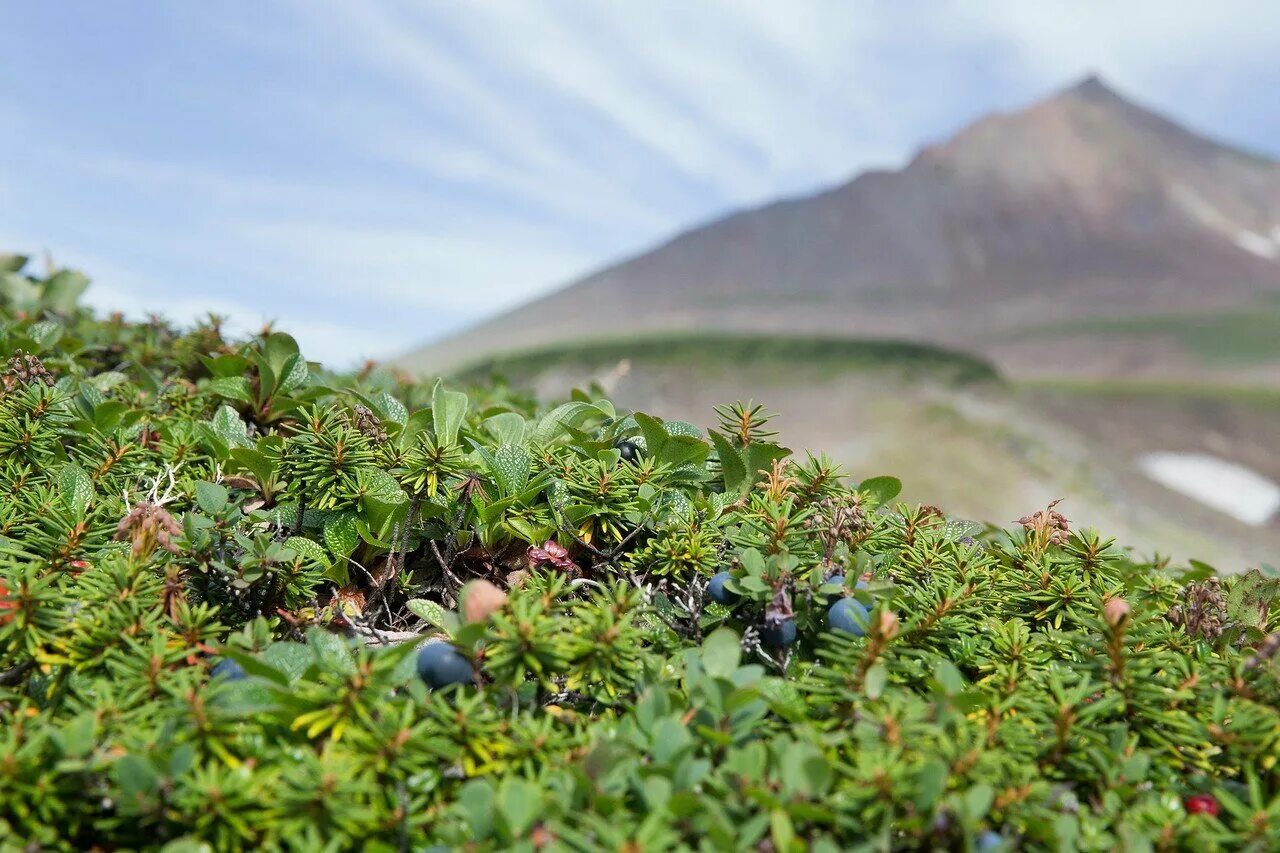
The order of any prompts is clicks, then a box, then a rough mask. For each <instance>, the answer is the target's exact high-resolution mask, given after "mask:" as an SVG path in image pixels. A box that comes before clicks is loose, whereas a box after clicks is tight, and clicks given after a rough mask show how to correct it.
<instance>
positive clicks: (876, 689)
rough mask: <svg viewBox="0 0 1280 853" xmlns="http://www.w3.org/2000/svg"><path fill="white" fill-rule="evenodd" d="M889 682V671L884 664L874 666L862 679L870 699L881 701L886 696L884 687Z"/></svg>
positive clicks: (863, 687)
mask: <svg viewBox="0 0 1280 853" xmlns="http://www.w3.org/2000/svg"><path fill="white" fill-rule="evenodd" d="M888 681H889V670H888V669H886V668H885V665H884V664H883V663H877V664H874V665H872V667H871V668H870V669H868V670H867V674H866V675H865V676H864V677H863V679H862V689H863V691H864V692H865V693H866V694H867V698H868V699H879V698H880V697H881V696H882V695H884V687H885V684H887V683H888Z"/></svg>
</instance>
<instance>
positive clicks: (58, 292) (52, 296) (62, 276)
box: [41, 270, 89, 314]
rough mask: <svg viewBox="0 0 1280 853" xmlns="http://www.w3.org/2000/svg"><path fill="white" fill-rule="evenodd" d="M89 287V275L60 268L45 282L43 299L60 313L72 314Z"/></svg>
mask: <svg viewBox="0 0 1280 853" xmlns="http://www.w3.org/2000/svg"><path fill="white" fill-rule="evenodd" d="M88 287H89V277H88V276H86V275H85V274H84V273H82V272H78V271H76V270H59V271H58V272H56V273H54V274H53V276H51V277H50V278H49V280H48V281H46V282H45V283H44V293H43V294H42V295H41V301H42V302H44V304H45V305H46V306H48V307H49V308H50V309H51V310H53V311H56V312H57V313H59V314H70V313H72V312H73V311H75V310H76V303H77V302H79V301H80V297H81V296H83V295H84V292H85V290H86V289H87V288H88Z"/></svg>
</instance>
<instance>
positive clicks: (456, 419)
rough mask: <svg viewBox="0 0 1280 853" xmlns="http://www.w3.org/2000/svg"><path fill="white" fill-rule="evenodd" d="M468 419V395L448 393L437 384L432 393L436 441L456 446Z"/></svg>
mask: <svg viewBox="0 0 1280 853" xmlns="http://www.w3.org/2000/svg"><path fill="white" fill-rule="evenodd" d="M466 417H467V395H466V394H463V393H462V392H461V391H446V390H445V388H444V386H443V385H442V384H441V383H440V382H438V381H437V382H436V384H435V388H433V389H432V391H431V420H432V426H433V427H434V429H435V432H436V439H437V440H438V441H439V442H440V443H441V444H454V443H456V442H457V440H458V430H460V429H461V428H462V422H463V421H464V420H465V419H466Z"/></svg>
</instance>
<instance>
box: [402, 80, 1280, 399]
mask: <svg viewBox="0 0 1280 853" xmlns="http://www.w3.org/2000/svg"><path fill="white" fill-rule="evenodd" d="M681 330H688V331H691V332H692V331H697V332H705V331H715V330H727V331H734V332H743V331H751V332H766V333H782V332H786V333H806V334H808V333H812V334H823V335H838V336H842V337H850V338H892V339H910V340H918V341H925V342H929V343H936V344H941V345H944V346H948V347H952V348H958V349H962V350H966V351H969V352H973V353H976V354H979V355H982V356H985V357H987V358H989V359H991V360H992V361H994V362H995V363H996V365H997V366H998V367H999V368H1000V369H1001V370H1002V371H1003V372H1005V373H1006V374H1007V375H1010V376H1013V377H1015V378H1017V377H1028V376H1039V375H1046V374H1049V375H1076V376H1088V377H1115V376H1125V377H1134V376H1139V377H1151V378H1165V379H1168V378H1178V379H1185V378H1187V377H1189V376H1203V377H1214V378H1217V379H1221V378H1223V377H1228V376H1229V377H1231V378H1233V379H1240V378H1241V377H1247V378H1249V379H1250V380H1255V379H1256V380H1260V381H1262V382H1264V383H1265V384H1268V385H1280V343H1276V341H1280V164H1278V163H1277V162H1275V161H1272V160H1269V159H1266V158H1262V157H1258V156H1255V155H1252V154H1248V153H1245V152H1242V151H1238V150H1235V149H1232V148H1230V147H1227V146H1225V145H1222V144H1220V143H1217V142H1214V141H1211V140H1209V139H1207V138H1205V137H1202V136H1199V135H1197V134H1195V133H1193V132H1191V131H1189V130H1187V129H1185V128H1183V127H1180V126H1179V125H1177V124H1175V123H1173V122H1171V121H1169V120H1168V119H1166V118H1164V117H1162V116H1160V115H1157V114H1156V113H1154V112H1151V111H1149V110H1147V109H1145V108H1143V107H1141V106H1138V105H1136V104H1134V103H1132V102H1131V101H1129V100H1127V99H1125V98H1124V97H1122V96H1120V95H1119V94H1117V93H1116V92H1115V91H1113V90H1112V89H1111V88H1109V87H1108V86H1107V85H1106V84H1104V83H1103V82H1102V81H1100V80H1099V79H1097V78H1096V77H1089V78H1087V79H1085V80H1083V81H1081V82H1080V83H1078V84H1076V85H1074V86H1072V87H1070V88H1068V89H1066V90H1064V91H1061V92H1058V93H1057V94H1054V95H1052V96H1051V97H1048V98H1046V99H1044V100H1042V101H1040V102H1038V103H1035V104H1033V105H1031V106H1029V107H1027V108H1025V109H1022V110H1019V111H1016V112H1013V113H1009V114H1000V115H992V116H988V117H985V118H982V119H980V120H979V121H977V122H975V123H974V124H972V125H970V126H969V127H967V128H966V129H964V130H963V131H961V132H960V133H958V134H957V135H956V136H954V137H953V138H951V139H949V140H947V141H945V142H942V143H941V144H937V145H932V146H929V147H926V148H925V149H923V150H922V151H920V152H919V153H918V154H917V155H916V156H915V157H914V158H913V159H912V160H911V162H910V163H909V164H908V165H907V166H905V167H904V168H902V169H900V170H896V171H871V172H866V173H863V174H861V175H859V176H857V177H856V178H854V179H853V180H851V181H849V182H848V183H845V184H843V185H841V186H837V187H834V188H832V189H830V190H827V191H825V192H821V193H818V194H816V195H812V196H808V197H804V198H797V199H789V200H785V201H779V202H776V203H773V204H769V205H766V206H764V207H760V208H757V209H753V210H747V211H743V212H740V213H735V214H733V215H730V216H727V217H725V218H723V219H720V220H718V221H715V222H712V223H710V224H707V225H703V226H701V227H698V228H694V229H692V230H690V231H687V232H685V233H683V234H681V235H679V236H677V237H675V238H674V239H672V240H670V241H668V242H666V243H664V244H663V245H660V246H657V247H656V248H654V249H652V250H650V251H648V252H645V253H643V254H641V255H639V256H637V257H634V258H630V259H627V260H624V261H622V262H621V263H618V264H615V265H613V266H610V267H608V268H606V269H603V270H600V271H599V272H596V273H594V274H591V275H589V276H587V277H586V278H584V279H581V280H580V281H578V282H576V283H573V284H571V285H569V286H567V287H565V288H564V289H562V290H560V291H558V292H556V293H553V294H551V295H550V296H547V297H545V298H543V299H539V300H537V301H534V302H532V303H529V304H527V305H525V306H522V307H520V308H517V309H515V310H513V311H511V312H509V313H506V314H504V315H502V316H499V317H496V318H494V319H492V320H489V321H487V322H484V323H481V324H480V325H478V326H476V327H474V328H471V329H468V330H466V331H464V332H462V333H461V334H459V335H456V336H454V337H452V338H449V339H446V340H442V341H439V342H437V343H433V344H431V345H430V346H427V347H426V348H424V349H422V350H419V351H417V352H415V353H413V354H411V355H409V356H406V357H405V358H403V359H401V361H400V364H401V366H404V367H407V368H410V369H416V370H431V371H447V370H450V369H453V368H456V367H458V366H460V365H462V364H465V363H467V362H470V361H474V360H475V359H477V358H479V357H482V356H486V355H490V354H492V353H494V352H499V351H511V350H521V349H527V348H535V347H538V346H541V345H544V344H548V343H551V342H556V343H559V344H563V343H564V342H566V341H572V340H574V339H576V338H582V337H595V338H599V337H605V336H609V335H629V336H630V335H641V334H645V333H649V332H663V333H670V332H673V331H681ZM1272 332H1275V334H1272Z"/></svg>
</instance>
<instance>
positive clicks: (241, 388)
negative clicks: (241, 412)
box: [208, 376, 253, 403]
mask: <svg viewBox="0 0 1280 853" xmlns="http://www.w3.org/2000/svg"><path fill="white" fill-rule="evenodd" d="M208 388H209V391H210V392H211V393H213V394H217V395H218V396H219V397H226V398H227V399H229V400H236V401H237V402H240V403H251V402H253V398H252V397H250V396H249V391H250V389H249V380H248V379H246V378H244V377H243V376H219V377H217V378H215V379H210V380H209V385H208Z"/></svg>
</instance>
